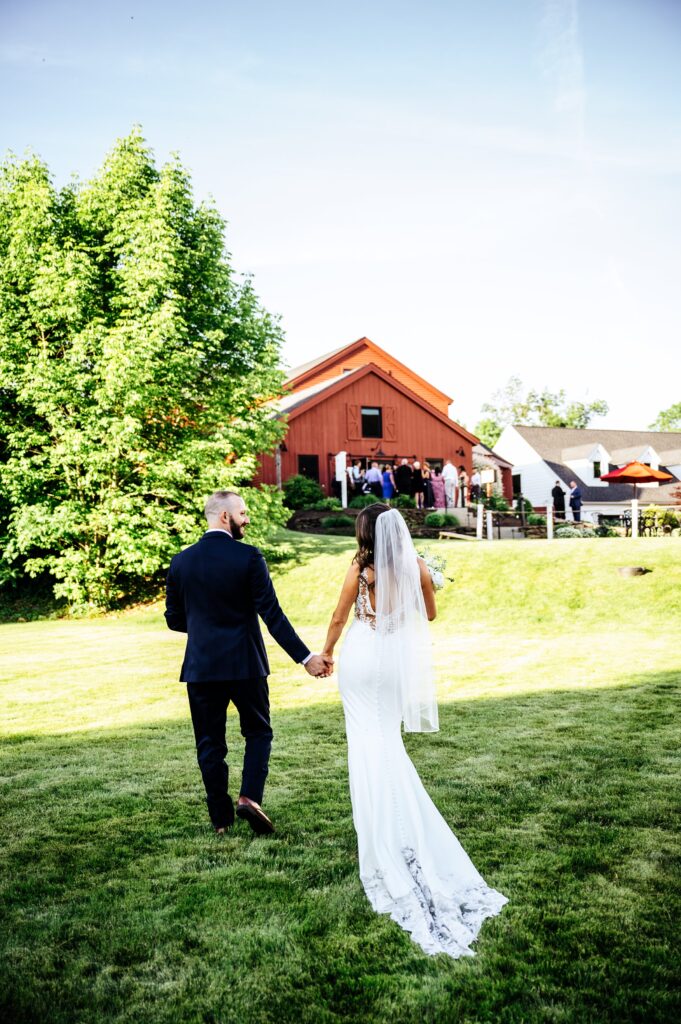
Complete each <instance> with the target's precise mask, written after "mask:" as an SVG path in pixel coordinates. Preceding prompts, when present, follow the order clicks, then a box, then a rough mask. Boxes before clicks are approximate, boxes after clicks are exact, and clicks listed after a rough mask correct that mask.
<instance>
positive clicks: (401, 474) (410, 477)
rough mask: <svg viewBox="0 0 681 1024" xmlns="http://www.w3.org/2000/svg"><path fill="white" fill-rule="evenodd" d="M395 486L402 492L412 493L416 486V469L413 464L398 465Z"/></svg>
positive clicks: (395, 473) (394, 474)
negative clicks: (412, 466) (414, 469)
mask: <svg viewBox="0 0 681 1024" xmlns="http://www.w3.org/2000/svg"><path fill="white" fill-rule="evenodd" d="M393 476H394V478H395V486H396V487H397V490H398V491H399V492H400V494H411V493H412V490H413V487H414V471H413V470H412V468H411V466H398V467H397V469H396V470H395V472H394V473H393Z"/></svg>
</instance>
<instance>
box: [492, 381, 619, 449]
mask: <svg viewBox="0 0 681 1024" xmlns="http://www.w3.org/2000/svg"><path fill="white" fill-rule="evenodd" d="M481 411H482V412H483V413H484V414H485V416H484V417H483V418H482V419H481V420H480V421H479V422H478V424H477V426H476V428H475V433H476V434H477V436H478V437H479V438H480V440H481V441H482V442H483V444H486V445H487V446H488V447H490V448H493V447H494V445H495V444H496V443H497V441H498V440H499V437H500V436H501V433H502V431H503V429H504V427H506V426H508V425H509V424H510V423H517V424H522V425H523V426H528V427H529V426H535V427H578V428H584V427H587V426H588V425H589V423H590V422H591V420H592V419H593V417H594V416H605V415H606V414H607V412H608V406H607V403H606V402H604V401H603V400H602V399H596V400H595V401H593V402H588V403H586V402H575V401H569V400H568V398H567V396H566V394H565V391H563V390H562V389H561V390H560V391H558V392H555V393H554V392H551V391H549V390H548V389H547V388H544V390H543V391H535V390H534V389H530V390H529V391H527V392H525V389H524V387H523V382H522V381H521V380H520V379H519V378H518V377H511V378H510V379H509V381H508V384H506V386H505V387H504V388H502V389H501V390H500V391H496V392H495V393H494V394H493V395H492V400H491V401H490V402H485V404H484V405H483V406H482V409H481Z"/></svg>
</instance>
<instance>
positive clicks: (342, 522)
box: [322, 516, 355, 531]
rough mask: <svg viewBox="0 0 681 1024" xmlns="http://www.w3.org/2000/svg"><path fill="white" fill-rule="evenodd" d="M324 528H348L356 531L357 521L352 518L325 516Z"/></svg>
mask: <svg viewBox="0 0 681 1024" xmlns="http://www.w3.org/2000/svg"><path fill="white" fill-rule="evenodd" d="M322 526H323V527H324V529H325V530H332V529H336V528H337V527H340V526H342V527H343V528H346V527H348V528H349V529H351V530H353V531H354V529H355V520H354V519H353V518H352V516H324V518H323V519H322Z"/></svg>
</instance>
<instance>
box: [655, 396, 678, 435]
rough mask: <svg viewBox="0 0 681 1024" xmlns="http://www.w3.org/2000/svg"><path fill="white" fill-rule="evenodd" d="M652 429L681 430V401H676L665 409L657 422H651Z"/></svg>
mask: <svg viewBox="0 0 681 1024" xmlns="http://www.w3.org/2000/svg"><path fill="white" fill-rule="evenodd" d="M650 429H651V430H681V402H675V403H674V405H670V406H669V408H668V409H663V410H662V412H661V413H659V415H658V417H657V419H656V420H655V422H654V423H651V424H650Z"/></svg>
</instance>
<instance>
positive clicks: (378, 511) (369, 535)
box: [354, 501, 390, 572]
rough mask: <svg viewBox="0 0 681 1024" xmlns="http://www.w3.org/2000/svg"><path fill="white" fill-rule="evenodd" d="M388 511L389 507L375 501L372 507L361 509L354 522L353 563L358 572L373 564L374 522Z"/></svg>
mask: <svg viewBox="0 0 681 1024" xmlns="http://www.w3.org/2000/svg"><path fill="white" fill-rule="evenodd" d="M389 511H390V505H385V504H384V503H383V502H382V501H375V502H374V503H373V505H367V507H366V508H363V509H362V511H361V512H360V514H359V515H358V516H357V519H356V520H355V537H356V538H357V554H356V555H355V558H354V561H355V562H357V565H358V566H359V571H360V572H364V570H365V569H366V568H368V567H369V566H372V565H373V564H374V545H375V543H376V520H377V519H378V517H379V516H380V515H382V514H383V513H384V512H389Z"/></svg>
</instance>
